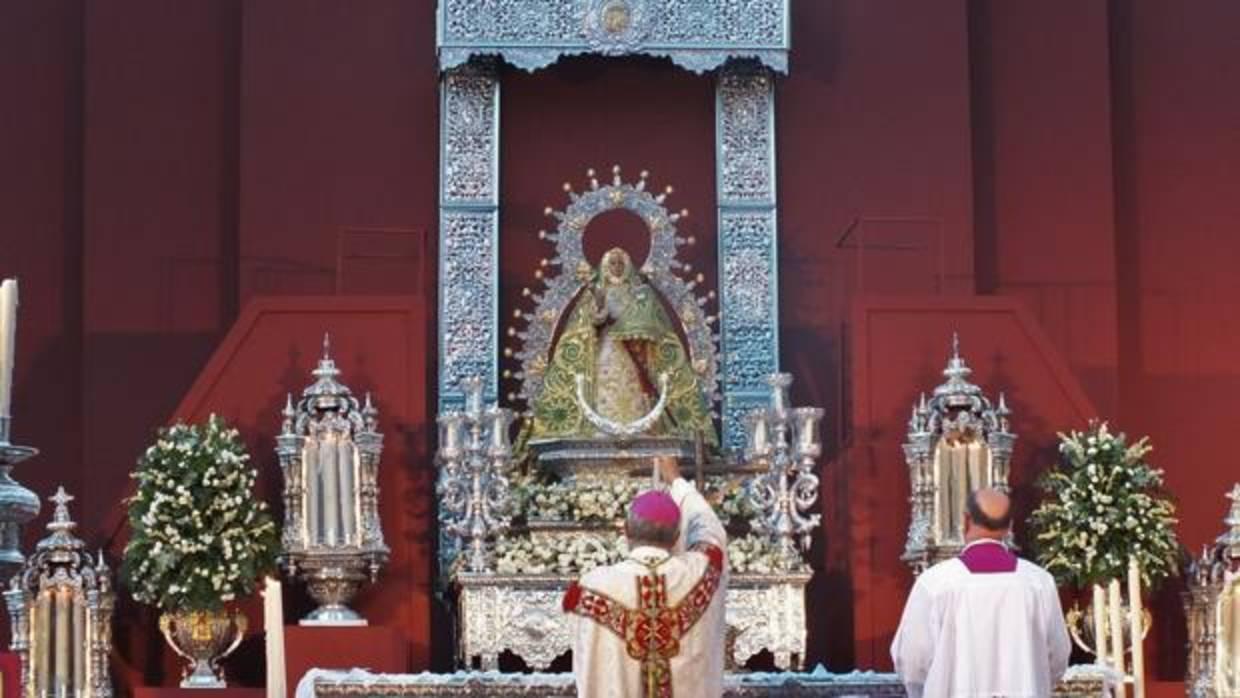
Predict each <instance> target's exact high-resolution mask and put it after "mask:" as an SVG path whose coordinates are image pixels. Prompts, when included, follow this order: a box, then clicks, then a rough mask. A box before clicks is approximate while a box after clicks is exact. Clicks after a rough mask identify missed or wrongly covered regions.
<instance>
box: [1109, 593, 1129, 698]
mask: <svg viewBox="0 0 1240 698" xmlns="http://www.w3.org/2000/svg"><path fill="white" fill-rule="evenodd" d="M1122 600H1123V596H1122V589H1121V587H1120V583H1119V579H1118V578H1116V579H1112V580H1111V584H1110V585H1109V587H1108V589H1107V601H1108V603H1109V605H1110V609H1111V659H1112V666H1113V667H1114V668H1115V670H1116V671H1118V672H1119V673H1121V674H1124V673H1126V672H1125V671H1124V616H1123V613H1122V612H1121V611H1120V602H1121V601H1122ZM1127 695H1128V686H1127V684H1126V683H1120V684H1119V685H1118V686H1116V687H1115V698H1124V697H1125V696H1127Z"/></svg>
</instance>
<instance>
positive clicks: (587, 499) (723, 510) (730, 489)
mask: <svg viewBox="0 0 1240 698" xmlns="http://www.w3.org/2000/svg"><path fill="white" fill-rule="evenodd" d="M645 488H646V483H645V481H643V480H638V479H615V480H612V481H607V482H601V483H598V484H597V486H595V485H594V484H591V486H589V487H581V486H576V487H575V486H573V485H572V484H570V483H566V482H544V481H540V480H539V479H538V478H536V477H534V476H529V475H522V476H517V477H515V478H514V479H513V482H512V492H513V498H514V500H515V510H516V511H517V512H518V513H519V515H521V516H523V517H524V518H526V519H527V520H530V519H542V520H546V521H578V522H582V523H600V522H610V521H616V520H619V519H622V518H623V517H624V515H625V513H626V512H627V511H628V506H629V502H631V501H633V498H634V497H636V496H637V495H638V494H639V493H640V492H641V491H642V490H644V489H645ZM704 490H705V492H704V495H705V497H706V499H707V501H709V502H710V504H711V506H712V507H713V508H714V509H715V513H716V514H717V515H718V516H719V519H720V520H721V521H722V522H723V525H725V526H731V525H732V524H739V523H742V522H745V521H748V520H749V519H751V518H752V517H753V516H754V515H755V513H756V512H755V510H754V508H753V505H752V504H751V503H750V501H749V498H748V496H747V494H746V492H745V488H744V486H743V485H742V484H741V483H739V482H737V481H735V480H731V479H728V478H723V477H711V478H707V480H706V483H705V487H704Z"/></svg>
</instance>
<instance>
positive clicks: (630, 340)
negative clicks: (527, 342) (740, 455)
mask: <svg viewBox="0 0 1240 698" xmlns="http://www.w3.org/2000/svg"><path fill="white" fill-rule="evenodd" d="M578 278H579V279H580V281H581V282H582V286H583V287H582V290H581V291H580V292H578V294H577V296H576V298H575V299H574V300H573V302H572V303H571V304H570V305H569V309H568V311H567V317H568V319H567V321H566V322H565V323H564V326H563V328H562V329H561V331H560V336H559V339H558V341H556V343H555V345H554V348H553V349H552V351H551V357H550V360H549V362H548V365H547V370H546V373H545V377H544V380H543V390H542V392H541V393H540V394H539V395H536V396H534V398H533V400H532V404H531V412H532V417H531V419H530V421H529V422H528V423H527V426H526V430H527V434H526V435H527V437H528V440H529V442H530V443H531V444H537V443H538V442H540V441H551V440H560V439H574V438H598V437H600V436H605V434H603V433H601V432H600V430H599V429H598V428H597V427H596V426H595V425H594V424H592V423H591V422H590V420H589V419H587V416H586V414H585V412H584V410H583V409H582V405H581V404H580V400H579V399H578V398H579V395H578V386H577V377H578V376H581V377H582V379H583V388H584V389H583V390H582V391H581V393H582V395H581V396H580V397H582V398H584V400H586V401H587V402H588V404H589V405H590V407H591V408H592V409H593V411H594V412H595V413H597V415H599V416H601V417H602V418H604V419H606V420H609V421H611V422H615V423H618V424H631V423H634V422H637V421H638V420H640V419H641V418H642V417H644V416H646V415H648V414H651V411H652V410H654V409H655V407H656V405H657V404H658V402H659V399H660V395H661V392H662V391H664V390H665V391H666V397H665V399H664V407H663V410H662V412H661V414H659V417H658V419H656V420H655V421H654V423H653V424H652V426H650V427H649V428H648V429H647V430H646V431H645V433H644V434H643V435H644V436H656V437H657V436H663V437H675V438H683V439H686V440H694V439H696V438H698V437H700V438H702V440H703V441H704V443H705V444H707V445H709V446H715V445H716V444H717V442H718V439H717V437H716V435H715V429H714V424H713V422H712V420H711V413H710V409H709V407H708V403H707V400H706V396H705V395H704V394H703V393H702V390H701V387H700V384H699V382H698V379H697V374H696V373H695V372H694V370H693V367H692V365H691V362H690V360H689V356H688V352H687V350H686V349H685V344H684V342H683V340H682V338H681V335H680V334H679V333H678V332H677V330H676V327H675V325H673V323H672V322H671V320H670V319H669V317H668V311H667V310H666V309H665V307H664V304H663V301H662V299H661V297H660V296H659V293H658V292H657V291H656V290H655V289H654V288H653V287H652V286H651V285H650V284H649V283H648V282H647V281H646V280H645V278H644V277H643V276H642V274H641V272H640V271H639V270H637V269H636V268H635V267H634V266H633V261H632V259H631V258H630V257H629V254H628V253H627V252H625V251H624V250H622V249H620V248H613V249H611V250H609V251H608V252H607V253H606V254H604V255H603V258H602V260H601V261H600V263H599V269H598V270H597V271H595V270H593V269H591V268H589V266H588V265H583V266H582V268H581V269H579V270H578ZM664 375H666V382H665V383H664V380H663V379H662V377H663V376H664Z"/></svg>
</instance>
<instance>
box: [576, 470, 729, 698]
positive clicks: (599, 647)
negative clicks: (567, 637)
mask: <svg viewBox="0 0 1240 698" xmlns="http://www.w3.org/2000/svg"><path fill="white" fill-rule="evenodd" d="M655 469H656V472H658V473H659V475H660V476H661V478H662V480H663V481H664V482H670V483H671V487H670V488H669V489H668V490H667V491H662V490H651V491H648V492H645V493H643V494H641V495H638V496H637V497H636V498H635V499H634V500H633V503H632V504H631V505H630V506H629V512H628V517H627V519H626V521H625V536H626V537H627V538H628V544H629V554H628V557H627V558H626V559H624V560H623V561H621V562H618V563H616V564H614V565H610V566H607V567H600V568H598V569H595V570H593V571H591V572H587V573H586V574H585V575H584V576H582V578H581V580H580V581H579V582H574V583H573V584H572V585H571V586H570V587H569V589H568V591H567V592H566V593H565V595H564V610H565V611H566V612H567V613H569V614H571V615H572V616H573V617H574V619H575V621H576V630H575V638H574V642H573V675H574V676H575V678H576V681H577V695H578V696H581V698H638V697H639V696H641V697H642V698H672V696H675V698H718V697H719V696H720V695H722V693H723V653H724V597H725V596H726V593H725V592H726V589H727V563H726V560H725V555H724V551H726V550H727V534H726V533H725V532H724V530H723V525H722V524H721V523H720V522H719V518H718V517H717V516H715V512H713V511H712V510H711V508H710V505H709V504H708V503H707V502H706V500H705V499H704V498H703V497H702V495H701V494H700V493H698V491H697V489H696V488H695V487H694V486H693V485H692V484H690V483H688V482H686V481H685V480H683V479H681V478H680V473H679V470H678V468H677V465H676V461H675V459H673V458H657V459H656V460H655Z"/></svg>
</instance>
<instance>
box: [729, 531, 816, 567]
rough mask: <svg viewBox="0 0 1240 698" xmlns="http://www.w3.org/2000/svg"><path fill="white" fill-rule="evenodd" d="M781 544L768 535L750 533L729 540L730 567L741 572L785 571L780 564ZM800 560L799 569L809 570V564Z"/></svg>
mask: <svg viewBox="0 0 1240 698" xmlns="http://www.w3.org/2000/svg"><path fill="white" fill-rule="evenodd" d="M780 557H781V555H780V550H779V546H778V545H777V544H775V543H774V542H772V541H771V539H770V538H767V537H766V536H759V535H753V534H751V535H748V536H743V537H741V538H731V539H729V540H728V569H730V570H732V571H733V572H737V573H740V574H745V573H752V574H772V573H774V572H781V573H782V572H783V571H784V570H783V568H782V567H781V566H780ZM798 560H799V569H797V570H793V571H808V570H809V565H808V564H806V563H805V561H804V560H800V558H798Z"/></svg>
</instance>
